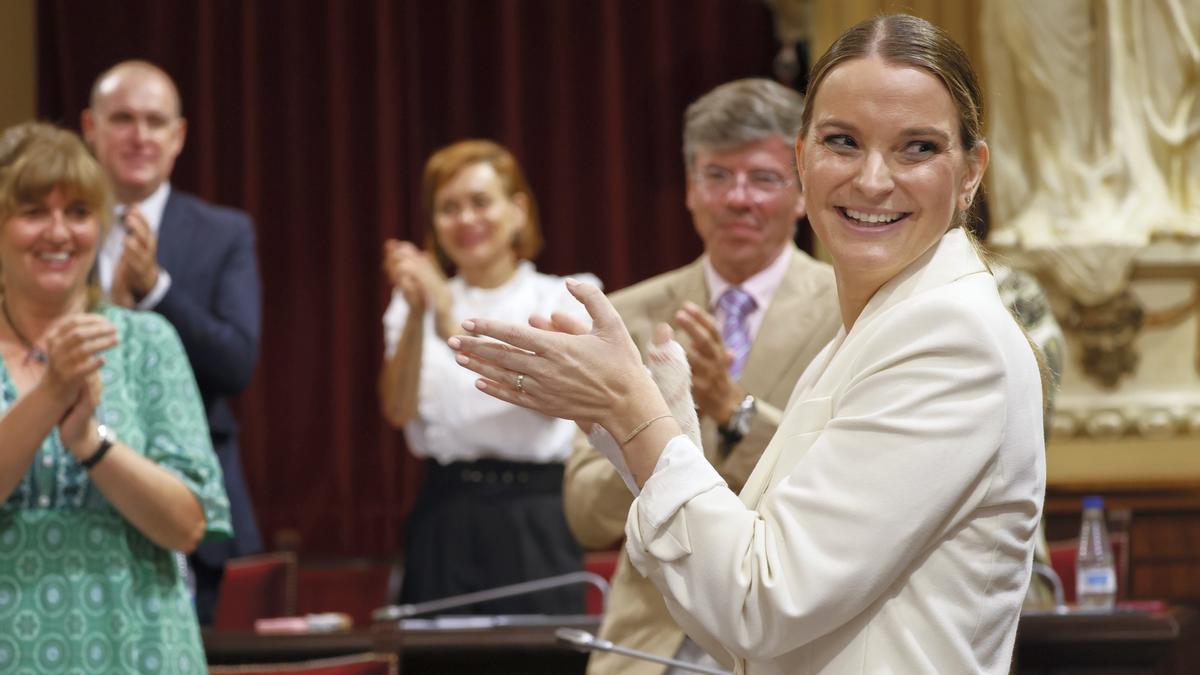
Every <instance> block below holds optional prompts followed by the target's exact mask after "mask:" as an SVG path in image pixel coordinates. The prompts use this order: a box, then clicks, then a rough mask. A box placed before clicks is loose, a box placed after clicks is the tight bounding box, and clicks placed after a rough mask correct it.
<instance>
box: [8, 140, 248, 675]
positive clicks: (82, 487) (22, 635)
mask: <svg viewBox="0 0 1200 675" xmlns="http://www.w3.org/2000/svg"><path fill="white" fill-rule="evenodd" d="M111 214H112V206H111V196H110V193H109V187H108V183H107V179H106V177H105V176H104V174H103V172H102V170H101V169H100V167H99V166H98V165H97V164H96V163H95V161H94V160H93V159H92V157H91V156H90V155H89V154H88V152H87V149H86V148H85V147H84V146H83V144H82V142H81V141H80V140H79V138H78V137H77V136H76V135H75V134H73V133H71V132H68V131H64V130H61V129H57V128H55V127H53V126H50V125H47V124H35V123H29V124H23V125H19V126H17V127H13V128H11V129H9V130H8V131H6V132H5V133H4V134H3V135H2V136H0V309H2V310H3V321H2V322H0V504H2V506H0V672H4V673H50V672H54V673H60V672H67V673H132V672H139V673H158V672H161V673H203V672H205V670H206V666H205V662H204V652H203V649H202V648H201V644H200V634H199V629H198V626H197V623H196V618H195V613H194V610H193V608H192V604H191V601H190V599H189V597H188V592H187V589H186V587H185V584H184V579H183V578H182V575H181V573H180V570H179V568H178V566H177V565H176V564H175V555H174V554H173V553H172V551H190V550H192V549H193V548H195V547H196V545H197V544H198V543H199V542H200V541H201V540H202V539H204V538H205V537H207V536H210V535H215V536H228V535H229V533H230V525H229V504H228V500H227V499H226V497H225V493H224V489H223V488H222V484H221V473H220V468H219V466H218V464H217V461H216V458H215V456H214V454H213V451H212V448H211V446H210V444H209V438H208V430H207V428H206V426H205V421H204V410H203V408H202V405H201V402H200V396H199V394H198V391H197V388H196V383H195V379H194V377H193V375H192V371H191V369H190V367H189V365H188V361H187V357H186V356H185V355H184V352H183V348H182V347H181V345H180V342H179V338H178V336H176V334H175V331H174V329H172V328H171V325H170V324H168V323H167V322H166V321H165V320H164V319H162V318H161V317H160V316H158V315H157V314H153V313H149V312H133V311H127V310H124V309H121V308H117V307H113V306H111V305H107V304H103V303H102V302H100V293H99V291H98V288H97V286H96V285H95V283H94V281H93V279H94V278H95V275H94V272H93V266H94V264H95V260H96V251H97V248H98V245H99V243H100V241H101V240H102V238H103V235H104V233H105V232H106V231H107V227H108V223H109V221H110V219H111Z"/></svg>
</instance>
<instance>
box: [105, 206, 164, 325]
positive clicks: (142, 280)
mask: <svg viewBox="0 0 1200 675" xmlns="http://www.w3.org/2000/svg"><path fill="white" fill-rule="evenodd" d="M123 222H124V223H125V246H124V249H123V250H122V252H121V259H120V261H118V263H117V267H116V270H117V273H114V275H113V276H114V278H116V277H117V276H118V275H119V276H120V279H121V287H120V288H124V289H128V290H129V292H130V294H131V295H132V298H133V299H134V300H141V299H142V298H144V297H146V296H147V295H148V294H149V293H150V291H152V290H154V285H155V284H157V283H158V274H159V272H160V271H161V270H160V268H159V266H158V258H157V256H158V238H157V237H155V236H154V233H153V232H151V231H150V223H149V221H147V220H146V217H145V216H144V215H142V212H141V211H138V210H137V208H135V207H132V206H131V207H129V209H127V210H126V211H125V216H124V220H123ZM113 285H114V288H116V287H117V284H116V282H115V281H114V284H113ZM113 295H114V299H116V298H115V296H116V295H117V294H116V293H114V294H113ZM118 304H123V303H118Z"/></svg>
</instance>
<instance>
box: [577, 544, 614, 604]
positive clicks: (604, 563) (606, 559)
mask: <svg viewBox="0 0 1200 675" xmlns="http://www.w3.org/2000/svg"><path fill="white" fill-rule="evenodd" d="M621 550H622V549H620V548H618V549H614V550H611V551H588V552H587V553H584V554H583V568H584V569H585V570H587V571H589V572H593V573H595V574H599V575H600V576H602V577H604V579H605V580H606V581H612V578H613V574H614V573H615V572H616V571H617V562H619V561H620V560H621ZM584 602H585V605H586V606H587V613H588V614H595V615H600V614H603V613H604V597H603V596H602V595H601V593H600V590H599V589H597V588H596V587H594V586H588V589H587V595H586V596H585V597H584Z"/></svg>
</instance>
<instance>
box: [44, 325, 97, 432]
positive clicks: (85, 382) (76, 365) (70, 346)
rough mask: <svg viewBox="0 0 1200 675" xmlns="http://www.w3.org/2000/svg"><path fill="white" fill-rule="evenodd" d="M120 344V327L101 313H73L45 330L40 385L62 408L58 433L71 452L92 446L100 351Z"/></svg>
mask: <svg viewBox="0 0 1200 675" xmlns="http://www.w3.org/2000/svg"><path fill="white" fill-rule="evenodd" d="M116 344H117V329H116V327H115V326H113V325H112V324H111V323H110V322H109V321H108V320H107V319H105V318H104V317H102V316H100V315H98V314H70V315H68V316H65V317H63V318H62V319H60V320H59V321H58V322H56V323H55V324H54V325H53V326H51V327H50V329H49V330H48V331H47V333H46V354H47V356H48V357H49V358H48V363H47V367H46V372H45V374H44V375H42V379H41V381H40V382H39V384H38V386H40V387H45V388H46V389H47V390H48V391H49V393H50V395H51V397H52V398H53V399H54V400H55V401H58V402H59V404H60V405H61V406H62V408H63V417H62V421H61V422H60V423H59V427H58V428H59V437H60V438H61V439H62V443H63V445H64V446H65V447H66V448H67V449H68V450H70V451H71V452H72V453H76V448H82V447H85V446H87V447H90V446H89V444H88V441H90V440H91V437H92V436H93V435H94V434H95V424H92V423H91V420H92V415H93V413H94V412H95V410H96V406H97V405H99V403H100V396H101V394H102V393H103V384H102V382H101V380H100V368H101V367H102V366H103V365H104V358H103V357H102V356H100V352H103V351H105V350H107V349H111V348H112V347H114V346H116Z"/></svg>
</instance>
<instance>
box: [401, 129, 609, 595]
mask: <svg viewBox="0 0 1200 675" xmlns="http://www.w3.org/2000/svg"><path fill="white" fill-rule="evenodd" d="M422 204H423V207H424V211H425V213H426V214H428V218H429V222H428V230H427V235H426V237H427V245H428V246H427V248H428V250H421V249H419V248H418V247H417V246H416V245H414V244H412V243H410V242H402V241H396V240H389V241H388V242H387V243H386V245H385V246H386V250H385V253H384V269H385V271H386V273H387V275H388V277H389V279H390V280H391V283H392V287H393V289H394V290H393V294H392V302H391V304H390V305H389V307H388V309H387V312H386V313H385V314H384V317H383V324H384V342H385V349H386V353H385V360H384V365H383V372H382V374H381V376H380V384H379V394H380V401H381V404H382V407H383V414H384V416H385V417H386V418H387V420H388V421H389V422H390V423H391V424H392V425H393V426H396V427H403V428H404V435H405V438H406V440H407V441H408V448H409V450H410V451H411V452H412V453H413V454H414V455H416V456H417V457H421V458H424V459H425V460H426V461H425V482H424V485H423V487H422V490H421V494H420V496H419V497H418V498H417V502H416V505H415V507H414V509H413V512H412V515H411V516H410V518H409V524H408V531H407V535H406V538H405V539H406V545H405V553H406V555H405V573H404V581H403V585H402V588H401V594H400V601H401V602H402V603H415V602H422V601H426V600H434V599H439V598H444V597H448V596H452V595H458V594H462V593H469V592H472V591H479V590H484V589H487V588H493V587H496V586H502V585H507V584H512V583H517V582H521V581H528V580H530V579H537V578H541V577H546V576H552V575H555V574H562V573H566V572H573V571H578V570H580V569H582V567H583V559H582V552H581V550H580V548H579V546H578V545H577V544H576V543H575V541H574V539H573V537H572V536H571V533H570V531H569V530H568V529H567V525H566V521H565V519H564V517H563V511H562V469H563V466H562V463H563V461H564V460H565V459H566V458H567V456H568V455H569V454H570V450H571V440H572V438H573V437H574V433H575V427H574V425H573V424H571V423H570V422H566V421H563V420H560V419H555V418H552V417H547V416H546V415H543V414H540V413H537V412H531V411H529V410H525V409H523V408H519V407H516V406H513V405H510V404H508V403H505V402H502V401H497V400H495V399H493V398H490V397H488V396H486V395H484V394H483V393H481V392H480V391H479V390H477V389H476V388H475V386H474V384H473V380H474V378H473V377H472V376H471V374H470V373H469V372H467V371H464V370H463V369H461V368H459V367H457V366H456V365H455V364H454V353H453V352H452V351H451V350H450V349H449V348H447V346H446V339H447V338H449V337H450V336H452V335H455V334H457V333H461V332H462V330H461V328H459V324H460V323H461V322H462V321H463V320H464V319H466V318H468V317H476V316H485V317H489V318H494V319H505V320H509V321H524V320H525V319H526V317H528V316H530V315H532V314H548V313H551V312H569V313H574V314H575V316H576V317H578V318H579V319H581V320H584V321H586V320H587V315H586V313H585V312H584V311H583V309H582V308H581V307H580V306H579V304H578V303H577V302H575V301H574V300H573V299H572V298H571V296H570V295H569V294H568V293H567V291H566V289H565V288H564V286H563V280H562V279H561V278H559V277H554V276H549V275H546V274H541V273H539V272H538V271H537V270H535V269H534V266H533V263H531V262H530V260H531V259H532V258H533V257H535V256H536V255H537V253H538V251H539V250H540V249H541V245H542V238H541V232H540V230H539V226H538V216H537V205H536V203H535V202H534V198H533V193H532V191H530V189H529V185H528V184H527V182H526V180H525V177H524V174H523V172H522V171H521V168H520V166H519V165H518V164H517V161H516V159H515V158H514V157H513V156H512V154H511V153H509V152H508V151H507V150H505V149H504V148H503V147H501V146H499V145H497V144H495V143H492V142H490V141H481V140H468V141H462V142H459V143H455V144H453V145H450V146H448V147H445V148H443V149H441V150H439V151H438V152H436V153H434V154H433V156H431V157H430V158H429V161H428V162H427V163H426V165H425V173H424V178H423V186H422ZM444 267H448V268H453V269H454V270H455V276H454V277H453V278H450V279H447V278H446V277H445V275H444V274H443V272H442V269H443V268H444ZM588 278H589V279H591V280H592V281H593V282H594V281H595V277H591V276H590V275H588ZM455 611H456V612H457V613H487V614H535V613H536V614H576V613H582V612H583V594H582V590H581V589H579V588H578V587H575V588H566V589H559V590H555V591H544V592H541V593H537V594H533V595H527V596H522V597H516V598H512V599H508V600H499V601H493V602H490V603H485V604H482V605H473V606H469V607H463V608H460V609H458V610H455Z"/></svg>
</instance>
